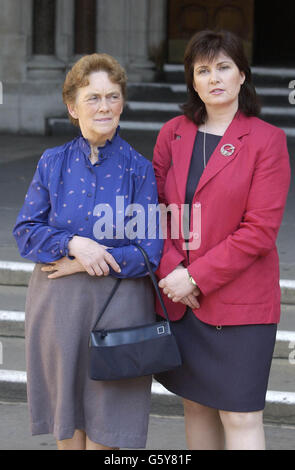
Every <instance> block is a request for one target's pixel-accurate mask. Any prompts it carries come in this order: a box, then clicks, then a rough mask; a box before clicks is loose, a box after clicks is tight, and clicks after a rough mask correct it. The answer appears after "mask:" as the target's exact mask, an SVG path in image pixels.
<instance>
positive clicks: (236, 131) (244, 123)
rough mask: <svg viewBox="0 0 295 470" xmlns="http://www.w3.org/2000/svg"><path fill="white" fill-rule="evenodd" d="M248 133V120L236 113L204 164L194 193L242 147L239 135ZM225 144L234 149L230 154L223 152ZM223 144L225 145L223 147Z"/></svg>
mask: <svg viewBox="0 0 295 470" xmlns="http://www.w3.org/2000/svg"><path fill="white" fill-rule="evenodd" d="M248 133H249V120H248V119H247V118H246V117H245V116H244V115H243V114H242V113H237V114H236V116H235V117H234V119H233V121H232V122H231V124H230V125H229V127H228V128H227V130H226V132H225V134H224V135H223V137H222V139H221V140H220V142H219V144H218V145H217V147H216V149H215V151H214V152H213V154H212V155H211V157H210V160H209V162H208V165H207V166H206V168H205V170H204V172H203V174H202V176H201V178H200V181H199V184H198V186H197V189H196V193H195V195H196V194H197V193H198V192H199V191H201V189H202V188H203V187H204V186H205V185H206V184H207V183H208V182H209V181H210V180H211V179H212V178H214V176H216V175H217V173H219V172H220V171H221V170H222V169H223V168H225V167H226V166H227V165H229V164H230V163H231V162H232V161H233V160H234V159H235V158H236V157H237V156H238V154H239V151H240V149H241V147H242V145H243V144H242V142H241V137H242V136H243V135H246V134H248ZM227 144H230V145H232V146H233V147H234V149H233V150H234V151H233V153H232V154H231V155H226V154H224V150H227V149H228V147H227ZM224 146H226V147H225V148H224Z"/></svg>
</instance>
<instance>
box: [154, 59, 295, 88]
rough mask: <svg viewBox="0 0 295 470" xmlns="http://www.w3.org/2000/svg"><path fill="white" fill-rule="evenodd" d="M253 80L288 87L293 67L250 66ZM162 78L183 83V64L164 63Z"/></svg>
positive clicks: (292, 76)
mask: <svg viewBox="0 0 295 470" xmlns="http://www.w3.org/2000/svg"><path fill="white" fill-rule="evenodd" d="M251 71H252V76H253V82H254V84H255V86H256V87H261V86H272V87H276V86H282V87H284V86H285V87H287V88H288V87H289V84H290V82H292V80H295V69H294V68H282V67H256V66H252V67H251ZM162 80H163V81H164V82H168V83H185V79H184V68H183V65H181V64H180V65H174V64H165V65H164V69H163V74H162Z"/></svg>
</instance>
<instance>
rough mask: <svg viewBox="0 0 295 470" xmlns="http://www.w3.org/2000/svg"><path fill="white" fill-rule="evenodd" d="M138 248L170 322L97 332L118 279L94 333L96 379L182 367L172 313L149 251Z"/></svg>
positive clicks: (91, 360) (93, 375)
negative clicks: (171, 318)
mask: <svg viewBox="0 0 295 470" xmlns="http://www.w3.org/2000/svg"><path fill="white" fill-rule="evenodd" d="M136 247H137V248H138V249H139V250H140V251H141V252H142V254H143V256H144V259H145V263H146V266H147V268H148V271H149V275H150V277H151V279H152V282H153V285H154V287H155V290H156V294H157V296H158V298H159V301H160V303H161V306H162V309H163V311H164V314H165V317H166V320H163V321H160V322H153V323H150V324H147V325H142V326H137V327H133V328H120V329H115V330H95V327H96V325H97V323H98V322H99V320H100V319H101V317H102V315H103V314H104V312H105V310H106V308H107V307H108V305H109V303H110V301H111V299H112V297H113V296H114V294H115V292H116V291H117V289H118V287H119V285H120V282H121V279H118V280H117V281H116V283H115V285H114V287H113V289H112V292H111V294H110V296H109V298H108V299H107V301H106V303H105V305H104V306H103V308H102V310H101V312H100V313H99V316H98V319H97V321H96V323H95V326H94V328H93V330H92V331H91V333H90V338H89V376H90V378H91V379H92V380H120V379H127V378H128V379H129V378H135V377H142V376H145V375H152V374H158V373H160V372H165V371H168V370H171V369H174V368H176V367H179V366H180V365H181V356H180V352H179V349H178V346H177V343H176V340H175V337H174V335H173V334H172V332H171V329H170V321H169V318H168V313H167V310H166V307H165V305H164V302H163V299H162V297H161V294H160V290H159V287H158V284H157V280H156V277H155V275H154V273H153V271H152V268H151V265H150V262H149V259H148V257H147V254H146V252H145V251H144V249H143V248H142V247H141V246H139V245H136Z"/></svg>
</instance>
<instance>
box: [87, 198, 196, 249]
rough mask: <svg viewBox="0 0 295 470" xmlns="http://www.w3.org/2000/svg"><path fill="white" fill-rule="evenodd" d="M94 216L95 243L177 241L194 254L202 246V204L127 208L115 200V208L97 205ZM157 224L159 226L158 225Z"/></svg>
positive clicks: (135, 205) (123, 201)
mask: <svg viewBox="0 0 295 470" xmlns="http://www.w3.org/2000/svg"><path fill="white" fill-rule="evenodd" d="M93 215H94V216H95V217H98V218H99V219H98V220H97V222H95V224H94V226H93V235H94V237H95V238H96V239H97V240H103V239H104V238H106V239H109V240H112V239H121V240H122V239H124V238H128V239H129V240H134V239H135V238H137V239H149V240H154V239H156V238H160V239H167V238H171V239H177V240H179V239H180V240H185V242H184V243H183V249H186V250H197V249H198V248H200V245H201V204H200V203H196V204H193V206H192V209H191V211H190V206H189V204H169V205H168V206H166V205H165V204H148V205H147V207H144V206H142V205H141V204H129V205H128V206H127V207H125V198H124V196H117V197H116V207H115V208H113V207H111V205H110V204H105V203H103V204H97V205H96V206H95V208H94V210H93ZM159 221H160V223H159Z"/></svg>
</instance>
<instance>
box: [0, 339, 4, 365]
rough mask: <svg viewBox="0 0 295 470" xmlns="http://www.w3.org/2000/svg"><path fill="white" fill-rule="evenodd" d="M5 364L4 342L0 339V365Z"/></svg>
mask: <svg viewBox="0 0 295 470" xmlns="http://www.w3.org/2000/svg"><path fill="white" fill-rule="evenodd" d="M2 364H3V344H2V343H1V341H0V366H1V365H2Z"/></svg>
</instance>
